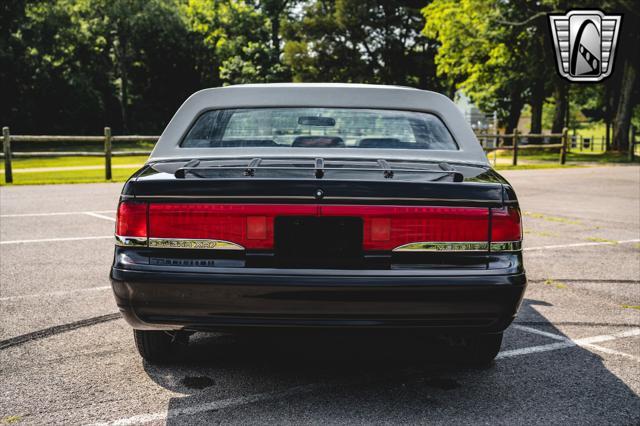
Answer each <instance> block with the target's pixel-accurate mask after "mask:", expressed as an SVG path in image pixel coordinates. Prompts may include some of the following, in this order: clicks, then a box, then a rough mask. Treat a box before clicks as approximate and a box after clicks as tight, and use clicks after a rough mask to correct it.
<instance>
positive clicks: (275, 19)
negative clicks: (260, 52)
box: [270, 13, 280, 64]
mask: <svg viewBox="0 0 640 426" xmlns="http://www.w3.org/2000/svg"><path fill="white" fill-rule="evenodd" d="M270 20H271V44H272V45H273V50H272V55H273V63H274V64H277V63H279V62H280V13H278V14H275V15H274V16H271V18H270Z"/></svg>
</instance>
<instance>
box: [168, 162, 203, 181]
mask: <svg viewBox="0 0 640 426" xmlns="http://www.w3.org/2000/svg"><path fill="white" fill-rule="evenodd" d="M198 164H200V160H198V159H195V158H194V159H193V160H189V161H188V162H187V163H186V164H185V165H184V166H182V167H180V168H179V169H178V170H176V172H175V173H174V175H175V177H177V178H181V179H184V178H185V176H186V174H187V171H189V170H190V169H195V168H196V167H198Z"/></svg>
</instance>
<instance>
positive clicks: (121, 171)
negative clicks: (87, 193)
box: [0, 155, 147, 185]
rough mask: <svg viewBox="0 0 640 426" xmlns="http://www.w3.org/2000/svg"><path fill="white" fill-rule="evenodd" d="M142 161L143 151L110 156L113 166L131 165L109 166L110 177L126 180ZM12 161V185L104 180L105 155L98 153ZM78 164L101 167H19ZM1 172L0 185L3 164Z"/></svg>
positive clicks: (114, 180) (74, 165)
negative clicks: (45, 169) (59, 168)
mask: <svg viewBox="0 0 640 426" xmlns="http://www.w3.org/2000/svg"><path fill="white" fill-rule="evenodd" d="M145 161H147V156H146V155H145V156H142V155H137V156H127V157H113V158H112V159H111V164H112V165H113V166H119V165H134V166H133V167H126V168H115V167H114V168H112V169H111V174H112V176H113V179H112V181H113V182H124V181H126V180H127V179H128V178H129V176H131V175H132V174H133V172H135V171H136V170H138V169H139V168H140V167H141V166H142V165H143V164H144V162H145ZM11 163H12V166H13V171H14V173H13V184H14V185H42V184H55V183H90V182H107V181H106V180H105V179H104V158H101V157H55V158H14V159H13V160H12V161H11ZM81 166H99V167H100V168H99V169H95V170H56V171H37V172H24V173H22V172H20V171H19V170H20V169H31V168H46V167H81ZM0 175H1V176H0V185H4V184H5V180H4V167H3V168H2V169H0Z"/></svg>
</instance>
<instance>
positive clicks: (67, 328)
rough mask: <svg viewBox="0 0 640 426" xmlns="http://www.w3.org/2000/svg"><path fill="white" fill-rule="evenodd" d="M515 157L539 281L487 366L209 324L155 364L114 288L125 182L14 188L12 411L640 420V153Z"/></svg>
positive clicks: (2, 249) (379, 343) (157, 420)
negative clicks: (137, 343)
mask: <svg viewBox="0 0 640 426" xmlns="http://www.w3.org/2000/svg"><path fill="white" fill-rule="evenodd" d="M504 174H505V176H507V178H508V179H510V181H511V182H512V183H513V184H514V186H515V187H516V189H517V191H518V195H519V197H520V200H521V204H522V209H523V211H524V212H525V215H524V221H525V229H526V231H525V248H526V251H525V262H526V267H527V272H528V276H529V278H530V286H529V289H528V292H527V294H526V300H525V302H524V305H523V307H522V310H521V312H520V316H519V318H518V320H517V323H516V324H515V325H514V326H512V327H511V328H510V329H509V330H508V331H507V333H506V337H505V342H504V346H503V351H502V352H501V354H500V356H499V359H498V360H497V361H496V363H495V364H494V365H493V366H492V367H491V368H489V369H486V370H469V369H463V368H460V367H456V366H455V365H452V364H448V363H446V359H442V358H443V356H442V351H438V350H434V349H433V348H434V347H436V348H437V344H436V343H435V342H406V341H396V340H392V339H378V340H367V341H365V342H363V341H353V340H349V339H344V338H334V339H333V340H322V341H321V344H320V343H318V341H309V340H304V339H302V340H297V341H295V342H292V341H291V340H283V339H273V340H271V341H263V342H256V341H244V340H233V339H230V338H227V337H223V336H216V335H204V334H203V335H199V336H195V337H197V338H196V342H195V344H194V345H192V347H190V349H191V350H190V352H189V355H188V361H187V362H185V363H184V364H183V365H180V366H174V367H154V366H150V365H147V364H144V363H143V362H142V361H141V360H140V358H139V357H138V355H137V353H136V352H135V349H134V347H133V342H132V338H131V330H130V328H129V327H128V326H127V325H126V324H125V323H124V321H123V320H122V319H119V318H118V317H117V315H113V314H114V313H115V311H116V309H115V304H114V302H113V300H112V296H111V294H110V289H109V287H108V286H109V282H108V279H107V271H108V268H109V265H110V263H111V255H112V250H113V242H112V240H111V238H110V236H111V235H112V233H113V226H114V222H113V218H114V211H113V210H114V206H115V204H116V200H117V197H118V193H119V191H120V187H121V185H118V184H113V185H111V184H91V185H60V186H34V187H3V188H1V189H0V286H1V287H0V424H1V423H3V422H4V423H8V422H12V421H19V422H22V423H25V424H45V423H46V424H57V423H59V424H63V423H64V424H74V423H100V422H107V423H110V422H114V421H119V422H120V423H119V424H139V423H151V424H164V423H168V424H183V423H194V422H205V421H206V422H210V423H237V424H240V423H241V424H252V423H254V424H255V423H260V424H264V423H296V424H300V423H328V424H333V423H394V424H395V423H434V424H445V423H447V424H449V423H455V424H463V423H474V424H476V423H492V424H495V423H498V424H499V423H503V424H507V423H510V424H512V423H532V424H550V423H553V424H563V423H565V424H566V423H571V424H575V423H581V424H582V423H586V424H613V423H615V424H638V423H639V422H640V398H639V397H638V393H639V392H640V310H639V308H638V307H639V306H640V244H639V241H640V168H638V167H594V168H584V169H565V170H559V169H558V170H531V171H513V172H505V173H504ZM69 264H71V265H72V266H71V267H69V266H68V265H69ZM433 345H435V346H433Z"/></svg>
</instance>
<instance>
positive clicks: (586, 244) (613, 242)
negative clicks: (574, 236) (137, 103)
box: [522, 239, 640, 251]
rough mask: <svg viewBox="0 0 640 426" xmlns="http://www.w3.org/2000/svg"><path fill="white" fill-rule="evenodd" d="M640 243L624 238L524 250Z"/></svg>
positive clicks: (534, 248)
mask: <svg viewBox="0 0 640 426" xmlns="http://www.w3.org/2000/svg"><path fill="white" fill-rule="evenodd" d="M630 243H640V239H634V240H622V241H598V242H591V243H574V244H557V245H553V246H539V247H526V248H524V249H522V250H523V251H532V250H547V249H549V250H550V249H562V248H571V247H589V246H615V245H616V244H630Z"/></svg>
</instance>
